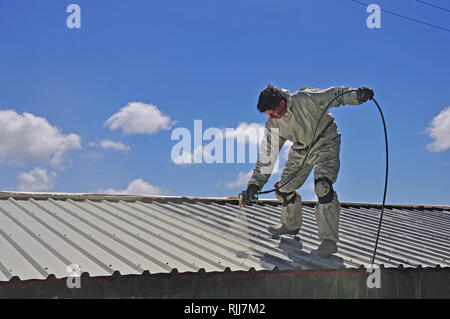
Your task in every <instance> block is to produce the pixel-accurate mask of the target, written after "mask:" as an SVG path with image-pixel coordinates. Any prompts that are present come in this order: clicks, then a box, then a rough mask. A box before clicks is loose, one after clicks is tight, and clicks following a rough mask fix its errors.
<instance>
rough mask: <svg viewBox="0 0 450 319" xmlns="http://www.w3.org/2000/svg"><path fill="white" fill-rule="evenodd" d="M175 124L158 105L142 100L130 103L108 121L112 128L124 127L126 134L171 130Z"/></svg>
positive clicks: (107, 124) (106, 123)
mask: <svg viewBox="0 0 450 319" xmlns="http://www.w3.org/2000/svg"><path fill="white" fill-rule="evenodd" d="M174 124H175V122H174V121H172V120H171V119H170V117H169V116H167V115H165V114H163V113H162V112H161V111H160V110H159V109H158V107H157V106H155V105H153V104H145V103H142V102H132V103H128V104H127V105H126V106H124V107H123V108H121V109H120V110H119V112H117V113H115V114H114V115H112V116H111V117H110V118H109V119H108V120H107V121H106V122H105V124H104V125H105V126H108V127H109V128H110V129H111V130H116V129H122V133H123V134H125V135H132V134H148V135H153V134H156V133H157V132H159V131H161V130H169V129H170V128H171V127H172V126H173V125H174Z"/></svg>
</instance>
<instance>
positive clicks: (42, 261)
mask: <svg viewBox="0 0 450 319" xmlns="http://www.w3.org/2000/svg"><path fill="white" fill-rule="evenodd" d="M61 196H62V195H58V196H42V195H39V194H38V195H32V194H30V195H29V196H19V197H17V196H6V197H5V196H3V197H2V199H1V200H0V251H1V252H2V253H1V254H0V281H9V280H11V278H13V276H18V277H19V278H20V279H22V280H28V279H46V278H47V277H48V276H50V275H54V276H55V277H56V278H64V277H67V276H68V275H69V273H67V272H66V270H67V266H68V265H70V264H77V265H79V266H80V268H81V271H82V272H88V273H89V274H90V276H107V275H111V274H112V273H113V272H115V271H118V272H120V273H121V274H123V275H125V274H141V273H143V272H144V271H146V270H147V271H149V272H150V273H152V274H155V273H169V272H171V271H173V270H175V269H176V270H177V271H178V272H197V271H199V270H201V269H204V270H205V271H206V272H221V271H224V270H226V269H230V270H231V271H239V270H243V271H248V270H250V269H255V270H272V269H273V268H274V267H277V268H279V269H293V268H297V267H300V268H302V269H305V270H309V269H317V268H329V269H337V268H339V267H347V268H353V267H359V266H361V265H364V266H366V265H368V264H369V263H370V261H371V257H372V253H373V246H374V241H375V237H376V232H377V228H378V222H379V217H380V213H381V211H380V208H379V207H376V206H370V205H368V206H363V205H361V204H358V205H356V204H355V205H352V204H346V205H343V206H342V208H341V215H340V241H339V243H338V249H339V250H338V253H336V254H335V256H333V257H331V258H329V259H322V258H318V257H316V256H314V255H312V254H311V251H312V250H314V249H316V248H317V247H318V245H319V243H320V241H319V238H318V237H317V230H318V229H317V224H316V221H315V217H314V207H313V205H312V203H307V204H304V205H303V225H302V228H301V231H300V233H299V235H298V236H295V237H294V236H282V237H281V238H274V237H272V236H271V235H270V234H269V233H268V232H267V226H268V225H269V224H277V223H279V218H280V210H281V208H280V206H277V205H276V204H274V203H266V204H262V205H251V206H246V207H244V208H242V209H240V208H239V207H238V206H237V205H236V203H235V201H225V200H199V199H196V200H189V199H180V198H178V199H177V198H157V199H150V200H149V199H148V198H142V200H141V199H140V198H139V197H136V198H134V199H130V197H126V196H115V197H112V196H111V197H102V196H98V197H96V196H86V197H83V196H71V195H70V194H66V195H65V196H64V197H63V198H62V197H61ZM449 238H450V210H446V209H442V208H439V209H438V208H434V207H428V208H426V209H418V208H415V207H407V208H404V207H400V206H398V207H390V208H388V209H386V210H385V212H384V219H383V226H382V230H381V234H380V241H379V244H378V250H377V259H376V262H375V263H377V264H383V265H384V266H385V267H398V266H400V265H403V266H405V267H418V266H422V267H435V266H437V265H440V266H441V267H448V266H450V241H449Z"/></svg>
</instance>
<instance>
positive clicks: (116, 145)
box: [100, 140, 130, 152]
mask: <svg viewBox="0 0 450 319" xmlns="http://www.w3.org/2000/svg"><path fill="white" fill-rule="evenodd" d="M100 146H101V147H102V148H103V149H104V150H108V149H113V150H116V151H125V152H126V151H129V150H130V147H129V146H128V145H126V144H123V143H122V142H114V141H111V140H102V141H101V142H100Z"/></svg>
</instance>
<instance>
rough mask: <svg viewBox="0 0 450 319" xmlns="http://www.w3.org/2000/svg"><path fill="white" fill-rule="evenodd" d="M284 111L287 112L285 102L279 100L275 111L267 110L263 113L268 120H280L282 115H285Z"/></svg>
mask: <svg viewBox="0 0 450 319" xmlns="http://www.w3.org/2000/svg"><path fill="white" fill-rule="evenodd" d="M286 111H287V106H286V102H285V101H284V100H281V102H280V105H278V106H277V108H276V109H273V110H267V111H265V112H264V113H266V114H267V115H269V118H270V119H277V120H278V119H281V117H282V116H283V115H284V113H286Z"/></svg>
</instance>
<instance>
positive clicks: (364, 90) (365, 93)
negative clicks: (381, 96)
mask: <svg viewBox="0 0 450 319" xmlns="http://www.w3.org/2000/svg"><path fill="white" fill-rule="evenodd" d="M356 98H357V99H358V102H359V103H361V104H362V103H364V102H367V100H371V99H373V90H372V89H369V88H368V87H367V86H362V87H360V88H359V89H358V91H356Z"/></svg>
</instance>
